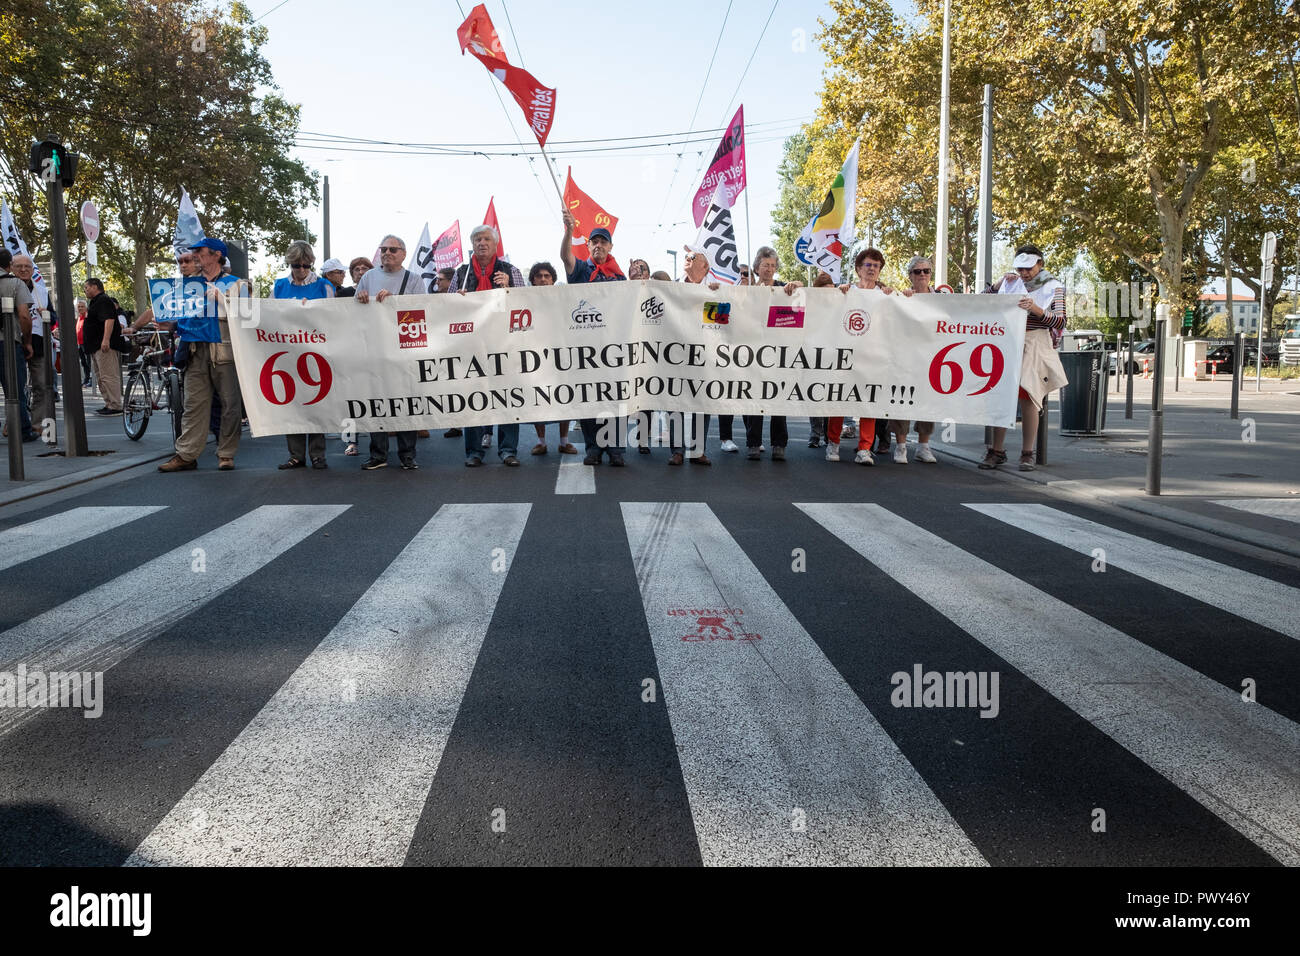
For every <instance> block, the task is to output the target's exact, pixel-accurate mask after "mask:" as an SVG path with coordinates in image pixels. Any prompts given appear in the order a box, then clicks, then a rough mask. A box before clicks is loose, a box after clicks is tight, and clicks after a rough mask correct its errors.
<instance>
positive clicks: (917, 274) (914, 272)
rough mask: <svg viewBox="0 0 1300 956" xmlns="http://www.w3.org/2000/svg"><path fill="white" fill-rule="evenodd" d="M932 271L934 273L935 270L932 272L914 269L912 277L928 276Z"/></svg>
mask: <svg viewBox="0 0 1300 956" xmlns="http://www.w3.org/2000/svg"><path fill="white" fill-rule="evenodd" d="M931 271H933V270H930V269H913V270H912V275H914V276H928V275H929V274H930V273H931Z"/></svg>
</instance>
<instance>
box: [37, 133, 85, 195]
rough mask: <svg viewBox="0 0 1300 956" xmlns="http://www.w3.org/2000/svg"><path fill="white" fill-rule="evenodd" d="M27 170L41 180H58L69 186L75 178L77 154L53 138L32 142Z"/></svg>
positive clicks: (48, 181) (51, 181) (50, 181)
mask: <svg viewBox="0 0 1300 956" xmlns="http://www.w3.org/2000/svg"><path fill="white" fill-rule="evenodd" d="M27 168H28V170H29V171H31V172H32V173H34V174H35V175H37V176H39V177H40V178H41V180H42V181H43V182H46V183H53V182H59V183H62V184H63V185H64V186H71V185H72V183H73V181H74V180H75V179H76V178H77V154H76V153H74V152H72V151H71V150H70V149H68V148H67V147H66V146H64V145H63V144H62V143H60V142H58V141H57V140H55V139H53V138H47V139H46V140H45V141H44V142H41V143H33V144H32V155H31V160H30V162H29V163H28V164H27Z"/></svg>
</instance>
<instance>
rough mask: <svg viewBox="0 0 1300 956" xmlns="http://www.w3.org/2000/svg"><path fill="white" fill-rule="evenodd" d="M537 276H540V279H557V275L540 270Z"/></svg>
mask: <svg viewBox="0 0 1300 956" xmlns="http://www.w3.org/2000/svg"><path fill="white" fill-rule="evenodd" d="M537 278H539V279H550V280H551V281H552V282H554V281H555V276H553V275H551V274H550V273H549V272H539V273H537Z"/></svg>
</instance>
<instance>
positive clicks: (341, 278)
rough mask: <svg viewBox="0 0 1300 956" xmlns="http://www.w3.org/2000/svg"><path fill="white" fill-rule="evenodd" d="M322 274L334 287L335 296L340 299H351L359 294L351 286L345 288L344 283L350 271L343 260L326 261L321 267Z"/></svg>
mask: <svg viewBox="0 0 1300 956" xmlns="http://www.w3.org/2000/svg"><path fill="white" fill-rule="evenodd" d="M320 273H321V275H323V276H324V277H325V278H326V279H329V280H330V285H332V286H334V294H335V295H336V296H338V297H339V298H340V299H350V298H351V297H352V296H354V295H356V294H357V290H356V289H354V288H352V287H351V286H349V287H348V288H346V289H345V288H343V283H344V282H345V281H347V276H348V270H347V269H346V268H345V267H344V265H343V261H342V260H341V259H326V260H325V262H324V264H322V265H321V267H320Z"/></svg>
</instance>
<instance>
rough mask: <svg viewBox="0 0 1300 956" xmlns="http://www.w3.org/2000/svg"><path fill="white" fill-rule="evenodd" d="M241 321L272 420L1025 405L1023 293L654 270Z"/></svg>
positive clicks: (920, 415) (254, 418) (277, 304)
mask: <svg viewBox="0 0 1300 956" xmlns="http://www.w3.org/2000/svg"><path fill="white" fill-rule="evenodd" d="M247 304H248V305H249V306H251V309H252V315H251V321H241V322H232V323H230V330H231V334H232V338H233V341H234V351H235V363H236V369H237V371H238V374H239V380H240V386H241V389H242V391H243V396H244V409H245V411H246V413H247V415H248V419H249V423H250V425H251V427H252V432H253V434H254V435H273V434H286V433H296V432H320V431H339V430H341V429H346V428H349V427H352V428H355V429H357V430H359V431H370V430H375V431H381V430H382V431H400V430H405V429H416V428H429V429H433V428H443V427H464V426H469V425H487V424H496V423H501V422H535V421H548V420H555V419H558V418H586V417H599V416H604V415H613V416H625V415H630V414H632V413H635V412H638V411H641V410H643V409H645V410H659V409H663V410H667V411H681V412H714V413H720V414H734V415H740V414H756V415H758V414H761V415H795V416H820V415H843V414H848V415H855V416H857V415H861V416H867V417H873V416H874V417H878V418H908V419H925V420H935V421H939V420H943V419H949V418H951V419H953V420H954V421H958V422H969V423H976V424H992V425H1002V426H1007V425H1011V424H1013V423H1014V421H1015V410H1016V394H1017V388H1018V386H1019V373H1020V364H1021V352H1022V349H1023V343H1024V333H1025V313H1024V310H1022V309H1020V308H1019V307H1018V306H1017V305H1016V304H1015V302H1014V301H1009V297H1007V296H996V295H940V294H928V295H918V296H913V297H912V298H903V297H901V296H885V295H883V294H880V293H878V292H868V291H865V290H861V289H852V290H850V291H849V294H848V295H845V294H843V293H841V292H840V291H839V290H838V289H800V290H798V291H797V292H796V293H795V294H794V295H793V296H787V295H786V294H785V292H784V291H783V290H781V289H772V288H768V287H762V286H734V287H730V288H726V289H718V290H716V291H710V290H709V289H708V288H707V287H705V286H699V285H688V284H686V283H673V282H660V281H655V280H642V281H637V282H600V283H594V284H582V285H559V286H549V287H537V288H523V289H493V290H491V291H488V292H476V293H472V294H470V295H465V296H459V295H423V296H421V295H408V296H392V297H389V298H387V299H386V300H385V301H384V302H375V301H371V302H369V303H366V304H364V305H363V304H359V303H357V302H355V301H354V300H352V299H317V300H268V299H255V300H252V301H251V302H250V303H247Z"/></svg>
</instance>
